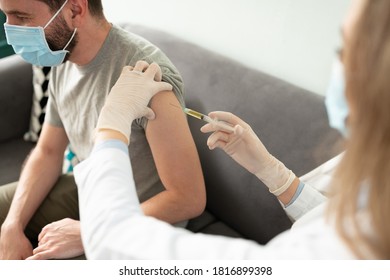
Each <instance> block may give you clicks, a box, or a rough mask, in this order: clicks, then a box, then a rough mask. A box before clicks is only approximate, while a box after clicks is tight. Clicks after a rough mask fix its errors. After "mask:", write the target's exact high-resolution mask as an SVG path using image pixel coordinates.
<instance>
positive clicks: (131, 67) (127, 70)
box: [122, 65, 134, 74]
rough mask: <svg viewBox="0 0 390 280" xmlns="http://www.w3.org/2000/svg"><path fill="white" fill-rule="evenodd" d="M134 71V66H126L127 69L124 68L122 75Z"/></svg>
mask: <svg viewBox="0 0 390 280" xmlns="http://www.w3.org/2000/svg"><path fill="white" fill-rule="evenodd" d="M133 69H134V67H133V66H129V65H128V66H125V67H123V68H122V74H124V73H128V72H130V71H132V70H133Z"/></svg>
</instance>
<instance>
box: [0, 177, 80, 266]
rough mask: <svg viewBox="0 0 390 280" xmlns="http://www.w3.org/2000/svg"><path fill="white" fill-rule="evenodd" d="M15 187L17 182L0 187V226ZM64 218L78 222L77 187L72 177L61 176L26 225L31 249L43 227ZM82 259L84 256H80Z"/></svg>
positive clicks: (34, 245)
mask: <svg viewBox="0 0 390 280" xmlns="http://www.w3.org/2000/svg"><path fill="white" fill-rule="evenodd" d="M16 186H17V182H15V183H11V184H8V185H5V186H2V187H0V224H3V222H4V220H5V218H6V216H7V213H8V210H9V208H10V205H11V202H12V198H13V196H14V194H15V189H16ZM64 218H71V219H74V220H80V216H79V203H78V194H77V186H76V183H75V181H74V178H73V175H62V176H61V177H60V178H59V179H58V181H57V183H56V184H55V185H54V187H53V189H52V190H51V191H50V193H49V194H48V195H47V197H46V198H45V200H44V201H43V202H42V204H41V206H40V207H39V208H38V209H37V211H36V212H35V214H34V215H33V217H32V218H31V220H30V222H29V223H28V225H27V227H26V229H25V234H26V236H27V237H28V239H30V241H31V243H32V245H33V247H36V246H37V244H38V235H39V233H40V232H41V230H42V228H43V227H44V226H46V225H48V224H50V223H52V222H55V221H59V220H62V219H64ZM83 258H85V256H81V259H83ZM78 259H80V258H78Z"/></svg>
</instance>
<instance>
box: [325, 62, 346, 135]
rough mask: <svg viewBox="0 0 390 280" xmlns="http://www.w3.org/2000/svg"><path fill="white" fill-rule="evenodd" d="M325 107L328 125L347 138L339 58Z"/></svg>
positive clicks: (341, 68) (342, 71)
mask: <svg viewBox="0 0 390 280" xmlns="http://www.w3.org/2000/svg"><path fill="white" fill-rule="evenodd" d="M325 105H326V110H327V112H328V118H329V125H330V126H331V127H333V128H335V129H337V130H338V131H340V133H341V134H342V135H343V136H344V137H347V135H348V128H347V125H346V121H347V117H348V115H349V109H348V103H347V100H346V98H345V74H344V66H343V63H342V62H341V60H340V58H337V59H336V60H335V62H334V65H333V71H332V75H331V79H330V83H329V86H328V90H327V93H326V98H325Z"/></svg>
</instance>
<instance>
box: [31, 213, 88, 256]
mask: <svg viewBox="0 0 390 280" xmlns="http://www.w3.org/2000/svg"><path fill="white" fill-rule="evenodd" d="M38 241H39V243H38V247H37V248H35V249H34V251H33V254H34V255H33V256H31V257H29V258H27V259H28V260H48V259H68V258H73V257H77V256H80V255H82V254H83V253H84V248H83V244H82V242H81V233H80V222H79V221H76V220H72V219H69V218H66V219H62V220H60V221H57V222H54V223H51V224H48V225H47V226H45V227H44V228H43V229H42V231H41V233H40V234H39V236H38Z"/></svg>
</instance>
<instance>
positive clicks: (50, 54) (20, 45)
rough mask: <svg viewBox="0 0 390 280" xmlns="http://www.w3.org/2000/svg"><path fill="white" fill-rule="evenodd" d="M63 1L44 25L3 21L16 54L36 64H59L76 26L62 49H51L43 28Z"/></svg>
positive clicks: (55, 15) (9, 42)
mask: <svg viewBox="0 0 390 280" xmlns="http://www.w3.org/2000/svg"><path fill="white" fill-rule="evenodd" d="M67 2H68V0H66V1H65V3H64V4H63V5H62V6H61V8H60V9H59V10H58V11H57V12H56V13H55V14H54V16H53V17H52V18H51V19H50V20H49V22H48V23H47V24H46V25H45V26H44V27H41V26H38V27H29V26H18V25H10V24H7V23H4V29H5V34H6V36H7V42H8V44H9V45H12V47H13V49H14V51H15V53H16V54H18V55H20V56H21V57H22V58H23V59H24V60H26V61H27V62H29V63H31V64H34V65H38V66H57V65H60V64H61V63H62V62H63V61H64V59H65V56H66V54H67V53H68V51H66V50H65V49H66V48H67V47H68V45H69V44H70V42H71V41H72V40H73V37H74V36H75V34H76V31H77V28H75V30H74V31H73V34H72V36H71V38H70V39H69V41H68V43H67V44H66V46H65V47H64V48H63V49H62V50H58V51H52V50H51V49H50V47H49V45H48V43H47V41H46V37H45V31H44V29H45V28H46V27H47V26H49V24H50V23H51V22H52V21H53V20H54V19H55V18H56V17H57V15H58V14H59V13H60V12H61V10H62V9H63V8H64V7H65V4H66V3H67Z"/></svg>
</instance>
